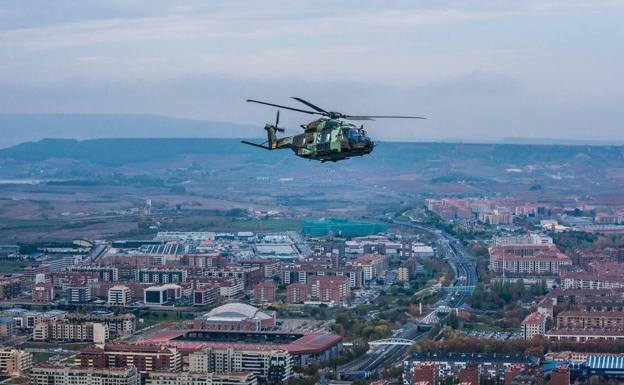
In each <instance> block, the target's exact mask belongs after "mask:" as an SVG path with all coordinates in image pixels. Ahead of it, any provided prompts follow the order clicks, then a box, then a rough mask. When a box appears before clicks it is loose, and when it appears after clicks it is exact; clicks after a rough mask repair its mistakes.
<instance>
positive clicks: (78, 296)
mask: <svg viewBox="0 0 624 385" xmlns="http://www.w3.org/2000/svg"><path fill="white" fill-rule="evenodd" d="M65 292H66V293H67V302H69V303H86V302H89V301H91V288H90V287H89V286H72V287H67V288H66V289H65Z"/></svg>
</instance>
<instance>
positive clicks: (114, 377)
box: [30, 365, 141, 385]
mask: <svg viewBox="0 0 624 385" xmlns="http://www.w3.org/2000/svg"><path fill="white" fill-rule="evenodd" d="M30 384H31V385H70V384H71V385H140V384H141V376H140V375H139V373H138V371H137V369H136V368H134V367H124V368H110V369H90V368H77V367H71V366H53V365H42V366H35V367H34V368H32V371H31V372H30Z"/></svg>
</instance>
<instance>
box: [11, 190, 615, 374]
mask: <svg viewBox="0 0 624 385" xmlns="http://www.w3.org/2000/svg"><path fill="white" fill-rule="evenodd" d="M277 214H279V213H277V212H276V215H277ZM0 264H2V265H4V267H3V268H2V271H3V273H2V277H1V279H0V338H1V339H2V348H1V349H0V375H2V376H3V377H4V378H5V381H6V382H5V383H11V384H13V383H25V382H30V383H31V384H35V385H48V384H50V385H51V384H54V385H58V384H72V385H83V384H84V385H87V384H88V385H91V384H97V385H135V384H148V385H200V384H201V385H256V384H258V383H270V384H283V383H290V384H301V385H308V384H309V385H311V384H314V383H319V384H335V385H340V384H351V383H353V384H356V385H359V384H364V383H374V384H376V385H386V384H392V383H399V384H401V383H402V384H403V385H440V384H460V385H480V384H505V385H520V384H523V385H524V384H539V385H541V384H544V383H547V382H548V383H550V384H552V385H562V384H565V385H569V384H570V383H571V382H574V381H579V382H583V381H586V382H587V381H602V382H595V383H607V381H617V380H618V379H624V278H623V277H624V207H613V206H584V205H578V206H575V207H565V206H561V205H555V204H549V205H542V204H534V203H527V202H522V201H518V200H515V199H510V198H504V199H503V198H493V199H472V198H471V199H463V198H462V199H460V198H441V199H427V200H425V201H424V204H423V205H422V206H421V207H416V208H412V209H408V210H403V211H400V212H397V213H392V214H389V215H386V216H384V217H383V218H377V219H366V220H364V219H362V220H357V221H355V220H347V219H340V218H326V219H319V220H304V221H302V222H301V226H300V230H299V231H281V232H280V231H266V232H258V231H253V232H251V231H240V232H212V231H210V232H209V231H206V232H185V231H180V232H176V231H161V232H158V233H157V234H156V236H155V237H153V238H151V239H121V240H101V239H97V240H93V239H76V240H73V241H71V242H64V243H63V242H49V243H46V242H42V243H40V244H33V243H28V244H26V243H25V244H16V245H2V246H0ZM587 383H590V382H587Z"/></svg>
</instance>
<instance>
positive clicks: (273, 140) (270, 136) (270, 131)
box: [264, 110, 285, 149]
mask: <svg viewBox="0 0 624 385" xmlns="http://www.w3.org/2000/svg"><path fill="white" fill-rule="evenodd" d="M279 118H280V112H279V110H277V114H276V115H275V125H274V126H273V125H271V124H267V125H265V126H264V129H265V130H266V131H267V142H268V144H269V148H270V149H274V148H277V135H276V134H275V132H276V131H279V132H284V131H285V130H284V129H283V128H280V127H279Z"/></svg>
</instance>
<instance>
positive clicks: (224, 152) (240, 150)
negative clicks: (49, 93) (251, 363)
mask: <svg viewBox="0 0 624 385" xmlns="http://www.w3.org/2000/svg"><path fill="white" fill-rule="evenodd" d="M189 155H196V156H201V157H204V158H206V159H210V158H215V159H217V158H223V157H228V159H229V161H231V162H233V164H236V163H240V164H241V165H243V164H247V163H249V162H260V163H265V164H273V163H276V162H277V161H279V162H282V161H284V160H287V161H288V160H290V159H296V157H295V155H294V154H293V153H292V152H291V151H289V150H281V151H273V152H270V151H264V150H260V149H257V148H253V147H250V146H245V145H243V144H241V143H240V141H239V140H236V139H205V138H197V139H190V138H150V139H147V138H146V139H141V138H129V139H90V140H83V141H78V140H73V139H45V140H40V141H37V142H26V143H22V144H19V145H16V146H13V147H10V148H5V149H0V159H13V160H16V161H24V162H38V161H45V160H47V159H52V158H55V159H59V158H61V159H62V158H67V159H73V160H77V161H83V162H91V163H94V164H100V165H106V166H120V165H125V164H131V163H139V162H154V161H156V162H158V161H168V160H172V159H178V158H181V157H184V156H189ZM296 160H297V161H295V162H287V164H284V165H282V166H284V167H297V165H301V164H303V163H302V162H306V161H304V160H302V159H296ZM437 162H441V163H440V164H438V163H437ZM307 163H309V162H306V164H307ZM312 163H316V162H312ZM339 164H345V165H347V164H348V165H349V167H354V168H359V167H374V168H386V169H387V168H392V171H399V170H405V169H407V170H409V169H422V168H427V167H438V168H439V167H442V168H447V167H450V166H452V169H453V170H456V171H462V172H468V173H469V174H479V173H483V172H486V171H487V168H495V169H497V170H500V169H504V168H506V167H518V168H522V167H527V166H529V165H568V166H575V165H576V166H577V167H581V166H582V167H589V168H596V169H599V170H602V169H604V168H605V166H608V167H610V168H623V167H624V146H588V145H575V146H569V145H568V146H564V145H526V144H472V143H471V144H465V143H433V142H432V143H397V142H381V143H379V144H378V146H377V147H376V148H375V151H374V152H373V154H372V155H371V156H366V157H363V158H360V159H358V160H352V161H350V162H349V161H347V162H341V163H339ZM473 168H476V169H473Z"/></svg>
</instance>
